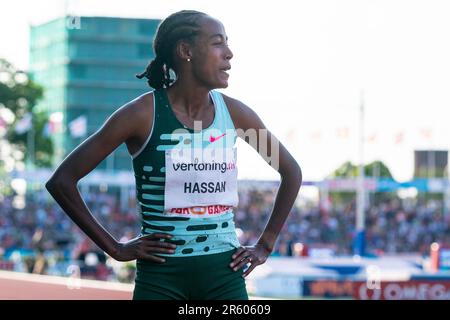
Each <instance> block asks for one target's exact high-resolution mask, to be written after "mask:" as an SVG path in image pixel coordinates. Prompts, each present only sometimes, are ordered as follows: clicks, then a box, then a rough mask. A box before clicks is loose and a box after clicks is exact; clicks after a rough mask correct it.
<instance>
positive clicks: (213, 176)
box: [164, 148, 238, 212]
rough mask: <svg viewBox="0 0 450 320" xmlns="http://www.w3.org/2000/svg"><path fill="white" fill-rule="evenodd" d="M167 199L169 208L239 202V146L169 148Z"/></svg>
mask: <svg viewBox="0 0 450 320" xmlns="http://www.w3.org/2000/svg"><path fill="white" fill-rule="evenodd" d="M164 199H165V201H164V209H165V210H167V211H170V210H171V209H174V208H189V207H199V206H211V205H223V206H237V204H238V193H237V167H236V148H226V149H221V148H218V149H216V148H205V149H191V148H186V149H172V150H168V151H166V182H165V193H164ZM172 212H173V210H172Z"/></svg>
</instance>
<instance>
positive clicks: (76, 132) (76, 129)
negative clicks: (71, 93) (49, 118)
mask: <svg viewBox="0 0 450 320" xmlns="http://www.w3.org/2000/svg"><path fill="white" fill-rule="evenodd" d="M69 130H70V135H71V136H72V137H73V138H80V137H84V136H85V135H86V132H87V119H86V116H84V115H83V116H79V117H78V118H76V119H75V120H72V121H71V122H70V123H69Z"/></svg>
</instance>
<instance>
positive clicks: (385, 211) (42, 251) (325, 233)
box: [0, 188, 450, 282]
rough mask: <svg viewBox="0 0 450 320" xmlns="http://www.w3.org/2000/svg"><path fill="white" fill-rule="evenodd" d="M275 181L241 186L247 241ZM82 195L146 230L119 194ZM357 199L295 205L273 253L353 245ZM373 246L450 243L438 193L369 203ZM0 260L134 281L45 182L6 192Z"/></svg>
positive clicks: (117, 228) (103, 211)
mask: <svg viewBox="0 0 450 320" xmlns="http://www.w3.org/2000/svg"><path fill="white" fill-rule="evenodd" d="M275 195H276V189H272V188H265V189H264V190H262V189H259V188H249V189H248V188H247V189H245V190H241V191H240V192H239V207H238V208H237V209H236V211H235V222H236V228H237V232H238V236H239V240H240V242H241V244H242V245H251V244H254V243H255V241H256V240H257V239H258V237H259V235H260V234H261V232H262V231H263V229H264V227H265V225H266V223H267V221H268V219H269V215H270V213H271V210H272V208H273V202H274V199H275ZM83 199H84V200H85V202H86V205H87V206H88V208H89V209H90V210H91V212H93V214H94V215H95V217H96V219H97V220H98V221H99V222H100V223H101V224H102V225H103V226H104V227H105V228H106V229H107V230H108V231H109V232H110V233H111V234H112V235H113V236H114V237H115V238H116V239H118V240H120V241H127V240H129V239H132V238H134V237H136V236H137V235H138V234H139V232H140V218H139V216H138V215H137V210H136V208H135V206H134V205H131V206H128V208H127V209H126V210H123V209H121V208H120V204H119V197H118V196H117V195H113V194H109V193H107V192H100V191H90V192H89V193H87V194H83ZM354 235H355V203H354V200H352V201H349V202H348V203H343V204H340V205H335V206H332V207H327V209H324V207H323V206H319V205H318V204H317V203H316V204H309V205H306V204H303V205H302V206H300V205H295V206H294V207H293V209H292V211H291V213H290V215H289V217H288V220H287V222H286V223H285V225H284V227H283V229H282V232H281V234H280V236H279V238H278V240H277V242H276V245H275V248H274V251H273V253H272V254H273V255H274V256H299V255H304V253H305V248H310V249H311V248H326V249H328V250H329V251H331V252H333V254H335V255H347V254H351V253H352V241H353V238H354ZM366 238H367V250H368V251H369V252H372V253H374V254H377V255H382V254H396V253H411V252H415V253H420V254H423V255H424V254H427V253H428V252H429V247H430V244H431V243H433V242H436V241H437V242H441V243H447V244H448V243H450V214H448V213H447V214H446V213H444V212H443V209H442V207H441V202H440V201H435V200H431V201H423V202H420V201H415V202H411V201H401V200H400V199H398V198H395V197H394V198H385V199H384V200H382V201H379V203H377V204H372V205H371V206H370V207H369V208H367V210H366ZM0 268H3V269H11V270H16V271H24V272H32V273H38V274H55V275H67V274H68V273H70V274H73V273H78V274H80V275H82V276H83V277H85V278H93V279H102V280H118V281H124V282H130V281H132V280H133V279H134V278H133V276H134V274H133V272H134V263H133V262H131V263H120V262H117V261H114V260H113V259H111V258H110V257H108V256H106V255H105V254H104V253H103V252H102V250H100V249H99V248H98V247H97V246H96V245H95V244H94V243H93V242H92V241H90V240H89V239H88V238H87V237H86V236H85V235H84V234H83V233H82V232H81V230H80V229H79V228H78V227H77V226H76V225H75V224H74V223H73V222H72V221H71V220H70V219H69V218H68V216H67V215H66V214H65V213H64V212H63V211H62V209H61V208H60V207H59V205H57V204H56V203H55V202H54V201H53V200H52V199H51V198H50V197H49V195H48V194H47V192H46V191H45V190H41V191H38V192H33V193H31V194H30V195H29V196H27V197H26V199H25V206H24V207H23V208H16V206H15V205H14V197H13V196H3V197H2V199H0Z"/></svg>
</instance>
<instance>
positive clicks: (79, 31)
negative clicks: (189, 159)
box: [30, 17, 160, 170]
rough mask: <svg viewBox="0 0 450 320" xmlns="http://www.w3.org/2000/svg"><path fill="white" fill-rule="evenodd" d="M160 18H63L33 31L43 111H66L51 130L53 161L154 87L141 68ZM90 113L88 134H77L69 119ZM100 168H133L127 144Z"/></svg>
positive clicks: (33, 70)
mask: <svg viewBox="0 0 450 320" xmlns="http://www.w3.org/2000/svg"><path fill="white" fill-rule="evenodd" d="M159 23H160V20H156V19H128V18H115V17H75V18H73V17H63V18H60V19H56V20H53V21H50V22H47V23H44V24H41V25H37V26H33V27H31V30H30V73H31V77H32V78H33V80H35V81H36V82H38V83H39V84H41V85H42V86H43V87H44V89H45V96H44V99H43V100H42V101H40V103H39V105H38V106H37V109H38V110H46V111H48V112H49V113H53V112H61V113H62V114H63V128H66V129H65V130H63V131H62V132H59V133H56V134H54V135H52V139H54V143H55V150H56V154H55V158H54V165H57V164H59V163H60V161H61V160H62V159H63V158H64V157H65V156H66V155H67V154H68V153H70V152H71V151H72V150H73V149H74V148H75V147H76V146H77V145H79V144H80V143H81V142H82V141H83V140H84V139H86V138H87V137H88V136H89V135H91V134H92V133H94V132H95V131H97V130H98V129H99V128H100V127H101V125H102V124H103V123H104V121H105V120H106V119H107V118H108V117H109V116H110V115H111V113H113V112H114V111H115V110H116V109H117V108H119V107H120V106H121V105H123V104H124V103H126V102H128V101H130V100H132V99H134V98H135V97H137V96H139V95H141V94H142V93H144V92H146V91H149V90H150V88H149V87H148V85H147V83H146V81H145V80H139V79H137V78H136V77H135V74H137V73H141V72H142V71H143V70H144V69H145V67H146V66H147V64H148V62H149V60H151V59H152V58H153V49H152V42H153V38H154V36H155V32H156V29H157V26H158V24H159ZM81 115H86V116H87V129H88V132H87V135H86V136H85V137H78V138H77V137H75V138H74V137H72V136H71V134H70V131H69V130H68V129H67V124H68V123H70V122H71V121H72V120H74V119H76V118H77V117H79V116H81ZM98 168H99V169H108V170H130V169H131V158H130V155H129V154H128V151H127V149H126V147H125V145H124V144H122V145H121V146H120V147H119V148H118V149H116V151H115V152H114V153H112V154H111V155H110V156H109V157H108V158H107V159H105V160H104V161H103V162H102V163H100V164H99V167H98Z"/></svg>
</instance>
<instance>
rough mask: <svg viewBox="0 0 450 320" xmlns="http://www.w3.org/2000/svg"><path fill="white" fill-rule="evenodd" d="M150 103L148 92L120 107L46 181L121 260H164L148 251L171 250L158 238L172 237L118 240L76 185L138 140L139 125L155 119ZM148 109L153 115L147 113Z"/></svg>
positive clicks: (77, 220)
mask: <svg viewBox="0 0 450 320" xmlns="http://www.w3.org/2000/svg"><path fill="white" fill-rule="evenodd" d="M151 105H153V97H152V95H151V94H145V95H142V96H140V97H138V98H136V99H135V100H133V101H131V102H129V103H127V104H125V105H124V106H122V107H120V108H119V109H118V110H117V111H115V112H114V113H113V114H112V115H111V116H110V117H109V118H108V119H107V120H106V122H105V123H104V124H103V126H102V127H101V128H100V129H99V130H98V131H97V132H95V133H94V134H93V135H91V136H90V137H89V138H88V139H86V140H85V141H84V142H83V143H81V144H80V145H79V146H78V147H77V148H76V149H75V150H73V151H72V152H71V153H70V154H69V155H68V156H67V157H66V158H65V159H64V161H63V162H62V163H61V164H60V166H59V167H58V168H57V169H56V171H55V172H54V173H53V175H52V177H51V178H50V179H49V180H48V181H47V183H46V184H45V187H46V188H47V190H48V191H49V193H50V194H51V195H52V196H53V198H54V199H55V200H56V202H57V203H58V204H59V205H60V206H61V208H62V209H63V210H64V211H65V212H66V214H67V215H68V216H69V217H70V218H71V219H72V220H73V221H74V222H75V223H76V224H77V225H78V226H79V227H80V228H81V230H83V232H85V233H86V234H87V235H88V236H89V237H90V238H91V239H92V240H93V241H94V242H95V243H96V244H97V245H98V246H99V247H100V248H101V249H102V250H104V251H105V252H106V253H107V254H109V255H110V256H111V257H113V258H114V259H116V260H119V261H129V260H134V259H137V258H142V259H149V260H153V261H158V262H164V259H161V258H159V257H155V256H153V255H151V254H150V253H149V252H162V253H170V251H169V248H171V247H173V246H172V245H171V244H168V243H163V242H160V241H158V239H159V238H170V235H167V234H152V235H150V236H148V237H142V238H136V239H133V240H131V241H129V242H127V243H125V244H123V243H119V242H118V241H116V239H114V237H113V236H112V235H111V234H110V233H109V232H108V231H107V230H105V229H104V228H103V227H102V226H101V225H100V223H99V222H98V221H97V220H96V219H95V217H94V216H93V215H92V213H91V212H90V211H89V208H88V207H87V206H86V204H85V202H84V201H83V199H82V197H81V195H80V192H79V190H78V187H77V185H78V181H79V180H80V179H82V178H83V177H84V176H86V175H87V174H88V173H89V172H91V171H92V170H94V169H95V168H96V167H97V165H98V164H99V163H100V162H101V161H102V160H103V159H105V158H106V157H107V156H108V155H109V154H110V153H111V152H113V151H114V150H115V149H116V148H117V147H119V146H120V145H121V144H122V143H124V142H129V141H132V140H133V139H136V137H137V135H138V134H139V131H138V130H139V128H142V127H143V126H144V123H143V121H147V119H152V118H153V109H152V108H150V107H149V106H151ZM149 109H150V111H149ZM148 112H151V113H152V114H151V115H150V116H147V115H148ZM144 114H145V115H146V116H144ZM151 125H153V124H151ZM147 126H148V124H147ZM153 240H155V241H153Z"/></svg>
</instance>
